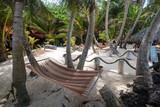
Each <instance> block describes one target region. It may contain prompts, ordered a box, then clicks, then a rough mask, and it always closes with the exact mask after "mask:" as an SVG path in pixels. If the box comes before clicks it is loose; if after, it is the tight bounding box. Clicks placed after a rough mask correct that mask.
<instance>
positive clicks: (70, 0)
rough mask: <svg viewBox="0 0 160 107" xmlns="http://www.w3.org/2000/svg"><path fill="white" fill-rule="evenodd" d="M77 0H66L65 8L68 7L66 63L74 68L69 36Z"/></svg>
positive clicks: (77, 5)
mask: <svg viewBox="0 0 160 107" xmlns="http://www.w3.org/2000/svg"><path fill="white" fill-rule="evenodd" d="M79 3H80V2H79V0H66V4H67V8H68V9H69V14H70V15H69V24H68V31H67V35H66V38H67V46H66V54H67V55H66V64H67V67H68V68H74V66H73V61H72V57H71V44H70V43H71V36H72V33H73V24H74V20H75V14H76V12H77V11H78V8H80V4H79Z"/></svg>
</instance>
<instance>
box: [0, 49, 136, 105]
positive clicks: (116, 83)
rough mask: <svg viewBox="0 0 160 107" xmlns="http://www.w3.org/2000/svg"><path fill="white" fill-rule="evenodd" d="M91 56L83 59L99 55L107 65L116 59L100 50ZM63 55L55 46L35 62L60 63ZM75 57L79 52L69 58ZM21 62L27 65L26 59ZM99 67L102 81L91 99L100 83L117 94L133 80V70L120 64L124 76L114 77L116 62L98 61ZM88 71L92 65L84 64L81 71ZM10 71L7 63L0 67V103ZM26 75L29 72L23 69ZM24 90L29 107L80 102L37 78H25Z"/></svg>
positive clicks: (9, 80) (99, 81)
mask: <svg viewBox="0 0 160 107" xmlns="http://www.w3.org/2000/svg"><path fill="white" fill-rule="evenodd" d="M119 52H120V53H124V52H125V50H123V49H119ZM92 53H93V52H92V51H91V50H90V51H89V53H88V57H87V60H90V59H92V58H94V57H95V56H99V57H101V58H103V59H104V60H105V61H107V62H112V61H114V60H116V59H118V57H117V56H113V57H109V52H107V53H106V52H104V50H99V54H92ZM63 54H65V48H64V47H58V48H57V50H50V49H46V50H45V53H44V54H41V55H39V56H38V57H36V59H37V60H41V59H45V58H50V59H52V60H53V61H56V62H57V63H61V64H64V58H63ZM79 54H81V52H79V51H75V52H73V53H72V57H73V59H74V58H75V57H76V56H78V55H79ZM125 57H126V56H124V58H125ZM25 62H26V63H27V62H28V60H27V58H26V57H25ZM129 62H130V63H131V64H132V65H133V66H136V57H134V56H132V60H129ZM77 63H78V61H76V62H75V63H74V65H75V66H76V65H77ZM101 65H102V66H103V72H102V78H100V79H99V80H98V82H97V84H96V86H95V88H94V89H93V90H92V92H91V94H90V96H91V97H95V96H96V95H97V94H99V93H98V91H97V90H99V89H100V88H102V87H103V85H104V84H108V85H110V86H111V87H112V88H113V89H114V90H115V92H116V93H118V92H119V91H120V90H122V89H123V90H124V89H127V88H126V84H127V83H129V82H131V81H132V80H133V78H134V75H135V71H134V70H133V69H131V68H130V67H129V66H128V65H126V64H124V75H119V74H118V64H117V63H115V64H111V65H106V64H104V63H102V62H101ZM91 68H94V62H86V63H85V69H88V70H89V69H91ZM11 72H12V61H11V60H9V61H6V62H4V63H1V64H0V101H2V97H3V96H5V95H6V93H7V92H8V90H9V89H10V84H11V80H12V78H11V75H12V73H11ZM27 72H30V70H29V69H27ZM59 88H62V89H61V90H60V91H58V92H54V91H55V90H57V89H59ZM27 89H28V92H29V95H30V98H31V105H30V106H29V107H63V106H62V105H65V106H66V107H76V106H75V105H78V103H80V101H81V100H80V99H82V98H81V97H80V96H78V95H77V94H75V93H74V92H72V91H70V90H68V89H65V88H63V87H62V86H60V85H58V84H56V83H51V82H50V81H48V80H46V79H44V78H42V77H38V78H36V79H34V78H30V77H28V80H27ZM64 96H65V97H64ZM66 97H67V98H69V102H68V100H66ZM83 99H84V98H83ZM11 105H12V104H11V103H8V104H7V107H11ZM0 107H1V105H0Z"/></svg>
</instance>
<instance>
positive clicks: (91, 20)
mask: <svg viewBox="0 0 160 107" xmlns="http://www.w3.org/2000/svg"><path fill="white" fill-rule="evenodd" d="M89 1H90V2H89V26H88V32H87V37H86V41H85V46H84V49H83V52H82V55H81V57H80V60H79V63H78V66H77V69H81V70H82V69H83V67H84V63H85V59H86V57H87V54H88V50H89V48H90V46H91V43H92V41H93V36H94V27H95V6H96V2H95V0H89Z"/></svg>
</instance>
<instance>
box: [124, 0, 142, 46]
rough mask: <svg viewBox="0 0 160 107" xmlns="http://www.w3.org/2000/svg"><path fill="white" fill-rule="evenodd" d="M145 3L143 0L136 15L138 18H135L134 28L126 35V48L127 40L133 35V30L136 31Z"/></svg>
mask: <svg viewBox="0 0 160 107" xmlns="http://www.w3.org/2000/svg"><path fill="white" fill-rule="evenodd" d="M143 5H144V0H141V6H140V9H139V12H138V15H137V17H136V20H135V22H134V24H133V26H132V28H131V29H130V30H129V31H128V33H127V35H126V37H125V40H124V45H123V48H126V45H127V41H128V39H129V37H130V36H131V34H132V33H133V31H134V29H135V27H136V25H137V23H138V20H139V18H140V16H141V14H142V12H143Z"/></svg>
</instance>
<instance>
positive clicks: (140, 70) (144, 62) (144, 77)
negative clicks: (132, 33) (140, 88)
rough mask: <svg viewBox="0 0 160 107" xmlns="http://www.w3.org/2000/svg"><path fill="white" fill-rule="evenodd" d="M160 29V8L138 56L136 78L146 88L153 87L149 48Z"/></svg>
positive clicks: (138, 83)
mask: <svg viewBox="0 0 160 107" xmlns="http://www.w3.org/2000/svg"><path fill="white" fill-rule="evenodd" d="M159 29H160V10H159V11H158V12H157V14H156V16H155V18H154V20H153V21H152V23H151V26H150V27H149V29H148V30H147V32H146V34H145V36H144V38H143V40H142V43H141V46H140V49H139V54H138V58H137V68H136V75H137V77H138V78H136V83H137V85H142V84H143V85H144V86H145V87H146V88H150V87H152V77H151V73H150V71H149V65H148V59H149V58H148V57H149V49H150V48H151V45H152V42H153V38H154V35H155V34H156V33H157V32H158V30H159Z"/></svg>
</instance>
